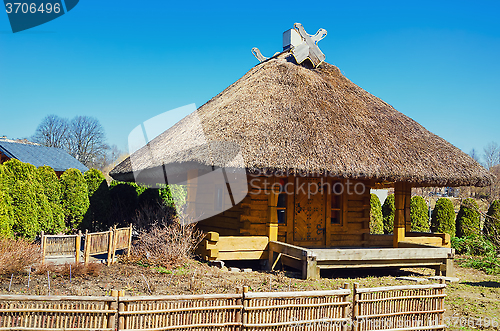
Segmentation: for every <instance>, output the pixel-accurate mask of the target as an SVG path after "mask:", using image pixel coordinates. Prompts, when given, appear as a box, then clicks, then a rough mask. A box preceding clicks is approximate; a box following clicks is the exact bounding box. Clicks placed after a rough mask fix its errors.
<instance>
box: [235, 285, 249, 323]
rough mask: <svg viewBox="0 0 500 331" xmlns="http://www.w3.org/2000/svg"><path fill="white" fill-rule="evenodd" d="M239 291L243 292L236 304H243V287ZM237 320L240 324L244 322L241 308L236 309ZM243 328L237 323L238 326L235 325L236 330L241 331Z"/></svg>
mask: <svg viewBox="0 0 500 331" xmlns="http://www.w3.org/2000/svg"><path fill="white" fill-rule="evenodd" d="M247 289H248V288H247ZM237 292H241V298H239V299H236V304H237V305H238V306H241V305H243V288H240V289H238V291H237ZM235 322H236V323H239V324H242V323H243V317H242V309H239V310H237V311H236V316H235ZM241 329H242V327H241V325H236V327H235V330H236V331H240V330H241Z"/></svg>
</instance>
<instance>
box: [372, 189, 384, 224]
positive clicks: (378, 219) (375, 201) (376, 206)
mask: <svg viewBox="0 0 500 331" xmlns="http://www.w3.org/2000/svg"><path fill="white" fill-rule="evenodd" d="M370 233H371V234H383V233H384V217H383V216H382V206H381V205H380V200H379V198H378V196H377V195H376V194H373V193H372V194H371V196H370Z"/></svg>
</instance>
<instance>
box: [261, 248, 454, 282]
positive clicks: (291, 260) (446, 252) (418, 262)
mask: <svg viewBox="0 0 500 331" xmlns="http://www.w3.org/2000/svg"><path fill="white" fill-rule="evenodd" d="M269 250H270V254H269V263H270V265H271V266H272V267H275V266H276V264H277V263H282V264H283V265H287V266H290V267H292V268H296V269H299V270H302V278H305V279H307V278H317V277H319V272H320V270H321V269H341V268H376V267H378V268H380V267H397V268H403V267H427V268H432V269H434V270H435V271H436V274H437V275H441V274H443V275H445V276H453V257H454V250H453V249H452V248H447V247H427V246H424V245H422V246H421V247H419V248H385V247H384V248H375V247H335V248H304V247H299V246H294V245H290V244H286V243H282V242H278V241H271V242H269Z"/></svg>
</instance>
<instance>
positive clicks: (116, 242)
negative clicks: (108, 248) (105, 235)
mask: <svg viewBox="0 0 500 331" xmlns="http://www.w3.org/2000/svg"><path fill="white" fill-rule="evenodd" d="M116 246H118V231H116V224H115V226H114V227H113V255H112V256H111V263H114V262H115V256H116Z"/></svg>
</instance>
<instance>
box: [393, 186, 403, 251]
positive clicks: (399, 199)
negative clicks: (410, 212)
mask: <svg viewBox="0 0 500 331" xmlns="http://www.w3.org/2000/svg"><path fill="white" fill-rule="evenodd" d="M394 186H395V187H394V207H395V209H396V210H395V212H394V230H393V236H392V238H393V242H392V243H393V247H395V248H397V247H398V246H399V242H401V241H404V239H405V231H406V229H405V214H404V212H405V211H404V207H405V183H403V182H397V183H396V184H395V185H394Z"/></svg>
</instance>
